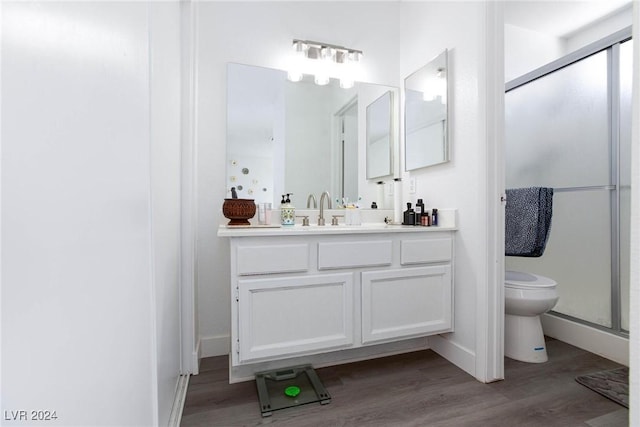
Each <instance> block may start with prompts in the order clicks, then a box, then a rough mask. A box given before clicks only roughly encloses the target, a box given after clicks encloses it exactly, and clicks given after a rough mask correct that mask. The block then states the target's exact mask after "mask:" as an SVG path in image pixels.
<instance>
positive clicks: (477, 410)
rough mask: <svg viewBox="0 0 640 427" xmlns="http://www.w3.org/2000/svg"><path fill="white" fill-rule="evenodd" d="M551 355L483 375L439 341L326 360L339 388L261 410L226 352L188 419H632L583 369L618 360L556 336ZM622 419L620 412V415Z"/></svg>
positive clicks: (322, 422) (544, 425) (197, 387)
mask: <svg viewBox="0 0 640 427" xmlns="http://www.w3.org/2000/svg"><path fill="white" fill-rule="evenodd" d="M547 349H548V350H547V351H548V354H549V361H548V362H547V363H543V364H529V363H523V362H517V361H515V360H512V359H508V358H506V359H505V377H506V379H505V380H504V381H498V382H495V383H491V384H482V383H480V382H478V381H476V380H475V379H474V378H473V377H471V376H470V375H468V374H467V373H465V372H464V371H462V370H460V369H459V368H457V367H456V366H454V365H453V364H451V363H449V362H448V361H447V360H445V359H443V358H442V357H440V356H439V355H437V354H436V353H434V352H433V351H431V350H426V351H420V352H415V353H409V354H403V355H398V356H391V357H386V358H383V359H376V360H369V361H364V362H358V363H351V364H347V365H339V366H332V367H328V368H322V369H317V370H316V372H317V373H318V376H319V377H320V379H321V380H322V382H323V383H324V385H325V387H326V388H327V390H328V391H329V393H330V394H331V398H332V401H331V403H330V404H328V405H320V404H317V403H316V404H310V405H306V406H299V407H296V408H291V409H284V410H281V411H275V412H274V413H273V415H272V416H271V417H267V418H262V416H261V415H260V409H259V405H258V398H257V392H256V388H255V382H253V381H249V382H244V383H240V384H228V372H227V370H228V359H227V357H226V356H221V357H212V358H208V359H203V360H202V363H201V367H200V374H199V375H196V376H192V377H191V380H190V384H189V389H188V391H187V398H186V403H185V408H184V412H183V416H182V424H181V425H182V426H183V427H190V426H257V425H263V424H273V425H278V426H296V427H300V426H332V427H333V426H434V427H439V426H455V427H463V426H480V427H487V426H492V427H493V426H495V427H499V426H504V427H516V426H517V427H521V426H531V427H553V426H558V427H560V426H561V427H570V426H591V427H598V426H603V427H604V426H605V425H606V426H609V427H613V426H615V427H618V426H626V425H627V422H626V420H627V419H628V410H627V409H625V408H624V407H622V406H620V405H618V404H616V403H614V402H612V401H610V400H608V399H607V398H605V397H603V396H601V395H599V394H597V393H595V392H593V391H591V390H589V389H587V388H586V387H584V386H582V385H580V384H578V383H577V382H576V381H575V377H576V376H578V375H582V374H587V373H592V372H596V371H600V370H605V369H613V368H616V367H619V366H620V365H618V364H617V363H615V362H612V361H609V360H607V359H604V358H601V357H599V356H596V355H594V354H591V353H588V352H586V351H584V350H580V349H578V348H576V347H573V346H570V345H568V344H566V343H563V342H561V341H557V340H554V339H551V338H547ZM612 420H613V421H612Z"/></svg>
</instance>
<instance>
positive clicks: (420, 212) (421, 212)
mask: <svg viewBox="0 0 640 427" xmlns="http://www.w3.org/2000/svg"><path fill="white" fill-rule="evenodd" d="M422 215H424V203H423V202H422V199H418V202H417V203H416V221H415V224H414V225H422Z"/></svg>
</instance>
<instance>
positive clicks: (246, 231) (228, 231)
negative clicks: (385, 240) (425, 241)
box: [218, 209, 458, 237]
mask: <svg viewBox="0 0 640 427" xmlns="http://www.w3.org/2000/svg"><path fill="white" fill-rule="evenodd" d="M300 211H303V210H300ZM370 212H371V211H370ZM311 213H313V212H312V211H309V210H304V212H296V214H297V216H300V214H305V215H307V214H311ZM382 213H383V212H380V214H382ZM365 214H366V213H365ZM374 214H375V212H374ZM273 215H274V219H278V218H279V215H280V214H279V211H277V210H275V211H274V212H273ZM309 216H312V215H309ZM380 216H381V218H384V215H380ZM312 217H313V216H312ZM326 217H327V215H325V218H326ZM328 218H329V220H328V221H327V225H324V226H319V225H316V224H315V223H313V222H312V224H311V225H308V226H303V225H301V224H299V223H298V224H296V225H293V226H281V225H279V224H272V225H257V224H253V223H252V224H251V225H249V226H228V225H226V223H227V222H228V220H226V219H225V218H222V220H223V221H222V222H221V223H222V224H223V225H220V227H219V228H218V236H219V237H251V236H304V235H313V234H317V235H323V234H326V235H329V234H367V233H369V234H376V233H434V232H438V231H455V230H457V229H458V228H457V227H456V219H457V218H456V210H455V209H442V210H439V225H438V226H432V227H422V226H411V225H400V224H385V223H384V221H382V219H379V218H373V217H371V216H369V218H367V217H365V216H363V220H368V219H371V220H372V221H371V222H363V223H362V225H345V224H342V223H341V224H340V225H331V222H330V219H331V213H328ZM253 220H255V218H254V219H253ZM253 220H252V221H253ZM311 221H314V219H311ZM311 221H310V222H311Z"/></svg>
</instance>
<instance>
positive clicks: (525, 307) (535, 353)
mask: <svg viewBox="0 0 640 427" xmlns="http://www.w3.org/2000/svg"><path fill="white" fill-rule="evenodd" d="M504 295H505V302H504V309H505V320H504V354H505V356H507V357H509V358H511V359H515V360H520V361H522V362H530V363H542V362H546V361H547V360H548V357H547V347H546V345H545V342H544V335H543V333H542V324H541V323H540V315H541V314H543V313H546V312H547V311H549V310H551V309H552V308H553V307H554V306H555V305H556V303H557V302H558V293H557V291H556V282H555V281H553V280H551V279H549V278H548V277H544V276H539V275H537V274H531V273H523V272H519V271H506V272H505V283H504Z"/></svg>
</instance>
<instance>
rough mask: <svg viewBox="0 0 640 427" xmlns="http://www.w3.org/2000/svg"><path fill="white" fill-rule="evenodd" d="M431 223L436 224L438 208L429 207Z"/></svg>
mask: <svg viewBox="0 0 640 427" xmlns="http://www.w3.org/2000/svg"><path fill="white" fill-rule="evenodd" d="M431 225H438V209H431Z"/></svg>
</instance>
